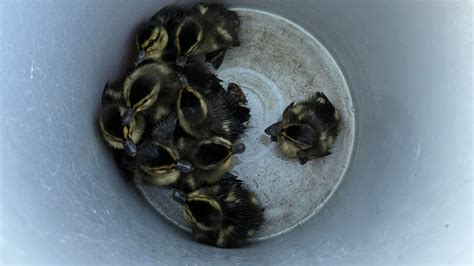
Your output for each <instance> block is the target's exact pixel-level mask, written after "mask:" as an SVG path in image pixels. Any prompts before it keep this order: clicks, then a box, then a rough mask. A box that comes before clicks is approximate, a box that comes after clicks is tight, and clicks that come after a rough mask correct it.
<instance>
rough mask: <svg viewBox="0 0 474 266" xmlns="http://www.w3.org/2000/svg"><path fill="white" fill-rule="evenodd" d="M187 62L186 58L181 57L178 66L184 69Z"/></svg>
mask: <svg viewBox="0 0 474 266" xmlns="http://www.w3.org/2000/svg"><path fill="white" fill-rule="evenodd" d="M186 61H187V58H186V56H182V55H180V56H178V58H176V66H178V67H181V68H183V67H184V66H185V65H186Z"/></svg>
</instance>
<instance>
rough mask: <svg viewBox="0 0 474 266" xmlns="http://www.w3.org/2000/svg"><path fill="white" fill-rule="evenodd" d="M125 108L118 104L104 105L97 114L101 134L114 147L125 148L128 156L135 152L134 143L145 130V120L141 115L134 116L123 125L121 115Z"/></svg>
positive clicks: (133, 154)
mask: <svg viewBox="0 0 474 266" xmlns="http://www.w3.org/2000/svg"><path fill="white" fill-rule="evenodd" d="M126 110H127V109H126V108H125V107H122V106H119V105H108V106H105V107H104V108H103V109H102V111H101V113H100V116H99V123H100V129H101V131H102V136H103V137H104V139H105V141H107V143H108V144H109V145H110V146H111V147H113V148H116V149H121V150H125V152H126V153H127V154H128V155H129V156H132V157H133V156H135V155H136V153H137V147H136V144H137V143H138V142H139V141H140V139H141V137H142V135H143V132H144V130H145V120H144V118H143V117H142V116H141V115H137V116H134V117H133V119H132V120H131V121H130V123H129V124H128V125H126V126H123V125H122V123H121V117H122V116H123V114H125V112H126Z"/></svg>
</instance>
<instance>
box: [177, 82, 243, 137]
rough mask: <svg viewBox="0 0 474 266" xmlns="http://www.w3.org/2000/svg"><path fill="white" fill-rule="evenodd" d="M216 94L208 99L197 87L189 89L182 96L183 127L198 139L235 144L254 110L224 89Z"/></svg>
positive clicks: (179, 112) (181, 123)
mask: <svg viewBox="0 0 474 266" xmlns="http://www.w3.org/2000/svg"><path fill="white" fill-rule="evenodd" d="M217 84H218V82H217ZM218 86H220V84H218ZM213 91H214V92H215V93H211V94H208V95H205V94H203V93H202V92H201V90H200V89H199V88H197V87H193V86H190V85H188V86H185V87H184V88H183V89H182V90H181V91H180V93H179V96H178V103H177V113H178V121H179V125H180V126H181V127H182V128H183V130H184V131H185V132H186V133H188V134H189V135H191V136H194V137H196V138H198V139H208V138H211V137H213V136H221V137H224V138H226V139H228V140H230V141H231V142H233V141H235V140H237V139H239V138H240V137H241V136H242V135H243V134H244V132H245V130H246V129H247V124H248V122H249V119H250V109H249V108H248V107H247V106H245V105H242V104H241V103H240V99H239V98H238V97H235V94H234V93H231V92H229V91H225V90H223V89H215V90H213Z"/></svg>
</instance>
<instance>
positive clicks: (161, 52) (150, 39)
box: [135, 4, 188, 64]
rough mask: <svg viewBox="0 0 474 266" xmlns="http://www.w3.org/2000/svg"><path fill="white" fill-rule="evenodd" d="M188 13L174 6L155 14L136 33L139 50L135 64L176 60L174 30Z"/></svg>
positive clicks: (164, 8)
mask: <svg viewBox="0 0 474 266" xmlns="http://www.w3.org/2000/svg"><path fill="white" fill-rule="evenodd" d="M187 15H188V12H187V11H186V10H185V9H184V8H182V7H180V6H178V5H175V4H171V5H168V6H165V7H163V8H162V9H160V10H159V11H158V12H156V13H155V14H154V15H153V16H152V17H151V19H150V21H148V23H146V25H145V26H144V27H143V28H142V29H141V30H140V31H139V32H138V33H137V36H136V44H137V48H138V50H139V54H138V57H137V59H136V62H135V63H136V64H139V63H141V62H142V61H143V60H147V59H154V60H158V59H165V60H176V51H175V50H176V49H175V46H174V38H175V35H176V33H175V32H176V28H177V27H178V25H179V24H180V23H181V21H182V20H183V19H184V18H185V17H186V16H187Z"/></svg>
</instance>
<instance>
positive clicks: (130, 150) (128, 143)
mask: <svg viewBox="0 0 474 266" xmlns="http://www.w3.org/2000/svg"><path fill="white" fill-rule="evenodd" d="M123 147H124V149H125V152H126V153H127V154H128V156H130V157H135V155H137V146H136V145H135V143H133V142H132V140H131V139H126V140H124V141H123Z"/></svg>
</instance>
